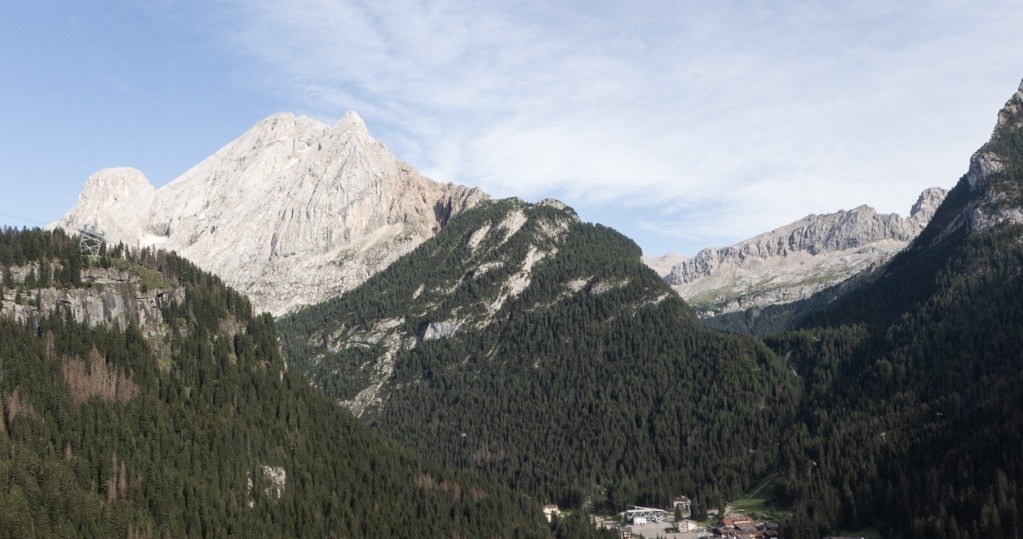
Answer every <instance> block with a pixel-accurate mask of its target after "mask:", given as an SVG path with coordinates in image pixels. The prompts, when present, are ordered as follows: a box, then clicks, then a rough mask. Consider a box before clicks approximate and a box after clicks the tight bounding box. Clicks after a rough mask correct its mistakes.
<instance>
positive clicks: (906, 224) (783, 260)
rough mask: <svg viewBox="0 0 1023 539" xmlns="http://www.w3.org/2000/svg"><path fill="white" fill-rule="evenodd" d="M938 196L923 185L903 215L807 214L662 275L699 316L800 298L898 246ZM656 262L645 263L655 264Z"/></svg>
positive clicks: (860, 211)
mask: <svg viewBox="0 0 1023 539" xmlns="http://www.w3.org/2000/svg"><path fill="white" fill-rule="evenodd" d="M945 195H946V191H945V190H944V189H941V188H937V187H932V188H929V189H927V190H925V191H924V192H923V193H921V195H920V197H919V199H918V200H917V202H916V204H914V205H913V208H912V210H911V212H910V215H909V216H908V217H901V216H899V215H896V214H881V213H877V212H876V211H875V210H874V209H873V208H871V207H869V206H859V207H857V208H854V209H852V210H849V211H840V212H837V213H832V214H825V215H809V216H807V217H805V218H803V219H800V220H799V221H796V222H794V223H791V224H789V225H786V226H783V227H781V228H778V229H775V230H772V231H771V232H768V233H766V234H761V235H759V236H756V237H753V238H750V239H748V240H745V241H742V242H739V243H737V244H735V245H732V246H729V247H724V248H720V249H714V248H708V249H703V250H702V251H700V252H699V253H698V254H697V255H696V256H695V257H693V258H690V259H685V260H682V261H681V262H680V263H677V264H675V265H674V266H672V268H671V269H670V271H669V272H668V273H667V274H666V275H664V278H665V280H666V281H667V282H668V284H670V285H671V286H672V288H674V289H675V290H676V291H677V292H678V293H679V294H680V295H681V296H682V297H683V298H684V299H686V300H687V301H688V302H689V303H690V304H691V305H692V306H693V308H694V309H695V310H696V311H697V314H699V315H700V316H714V315H718V314H723V313H728V312H735V311H740V310H744V309H747V308H750V307H764V306H767V305H777V304H782V303H789V302H792V301H797V300H800V299H804V298H806V297H809V296H810V295H811V294H813V293H815V292H818V291H820V290H823V289H824V288H827V287H829V286H832V285H834V284H837V283H840V282H842V281H844V280H845V279H848V278H849V277H851V276H853V275H855V274H857V273H859V272H860V271H863V270H864V269H867V268H869V267H871V266H873V265H875V264H879V263H882V262H884V261H886V260H888V259H889V258H890V257H891V256H893V255H894V254H895V253H897V252H898V251H900V250H901V249H903V248H905V246H906V245H907V244H908V243H909V242H910V241H912V240H913V238H915V237H916V236H917V235H918V234H919V233H920V231H921V230H923V228H924V227H925V226H926V225H927V223H928V222H929V221H930V219H931V217H932V216H933V215H934V212H935V210H936V209H937V207H938V206H939V205H940V204H941V202H942V200H944V198H945ZM660 260H664V258H662V259H660ZM657 262H658V259H654V262H653V263H651V262H648V265H650V266H651V267H653V268H654V269H657V267H658V266H657ZM662 275H663V274H662Z"/></svg>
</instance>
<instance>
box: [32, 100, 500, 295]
mask: <svg viewBox="0 0 1023 539" xmlns="http://www.w3.org/2000/svg"><path fill="white" fill-rule="evenodd" d="M487 198H488V197H487V195H486V194H485V193H483V192H482V191H480V190H479V189H473V188H468V187H463V186H459V185H454V184H450V183H449V184H442V183H438V182H434V181H432V180H430V179H428V178H426V177H424V176H422V175H420V174H419V173H417V172H416V171H415V170H413V169H412V168H411V167H410V166H408V165H407V164H405V163H402V162H400V161H398V160H397V158H395V157H394V155H393V154H391V152H390V151H389V150H388V149H387V148H386V147H385V146H384V145H383V144H381V143H380V142H377V141H376V140H374V139H373V138H372V137H371V136H370V135H369V133H368V131H367V130H366V126H365V124H364V123H363V121H362V119H361V118H359V116H358V115H357V114H355V113H354V112H349V113H347V114H346V115H345V116H344V117H343V118H342V119H341V120H340V121H339V122H338V123H337V124H336V125H334V126H328V125H326V124H323V123H320V122H318V121H316V120H313V119H311V118H307V117H302V116H299V117H296V116H292V115H289V114H277V115H274V116H271V117H269V118H266V119H265V120H262V121H260V122H259V123H257V124H256V125H255V126H254V127H253V128H252V129H250V130H249V131H248V132H246V133H245V134H243V135H242V136H241V137H239V138H238V139H237V140H235V141H233V142H231V143H230V144H228V145H227V146H225V147H224V148H222V149H221V150H219V151H218V152H217V153H215V154H214V155H213V156H211V157H209V158H207V159H206V160H204V161H203V162H201V163H199V164H198V165H196V166H195V167H193V168H192V169H190V170H188V171H187V172H185V173H184V174H182V175H181V176H180V177H178V178H177V179H175V180H173V181H172V182H170V183H169V184H167V185H166V186H164V187H162V188H160V189H158V190H154V189H153V188H152V186H150V185H149V183H148V181H146V180H145V178H144V177H143V176H142V174H141V173H140V172H138V171H135V170H133V169H105V170H102V171H100V172H97V173H96V174H94V175H93V176H92V177H91V178H90V179H89V181H88V182H87V183H86V185H85V187H84V188H83V190H82V194H81V196H80V197H79V201H78V203H77V204H76V205H75V207H74V208H72V209H71V210H70V211H69V212H68V213H67V214H66V215H65V216H64V217H63V218H62V219H60V220H59V221H57V222H56V223H54V224H53V225H52V226H58V227H63V228H65V229H68V230H72V231H73V230H75V229H77V228H80V227H84V226H93V227H95V228H97V229H98V230H99V231H101V232H103V233H105V234H106V235H107V238H108V240H110V241H111V242H116V241H122V242H125V243H126V244H128V245H131V246H152V247H158V248H162V249H167V250H175V251H177V252H178V253H179V254H181V255H183V256H185V257H187V258H188V259H190V260H192V261H193V262H195V263H196V264H198V265H199V266H201V267H202V268H203V269H205V270H207V271H210V272H212V273H215V274H217V275H220V276H221V277H222V278H223V279H224V280H225V281H226V282H228V283H229V284H230V285H232V286H233V287H235V288H237V289H239V290H240V291H242V292H244V293H246V294H247V295H248V296H249V297H250V298H251V299H252V302H253V305H254V306H255V307H256V308H257V309H260V310H267V311H270V312H271V313H274V314H282V313H284V312H287V311H289V310H291V309H294V308H296V307H298V306H301V305H307V304H312V303H316V302H319V301H322V300H324V299H327V298H329V297H332V296H334V295H337V294H339V293H341V292H343V291H345V290H349V289H351V288H353V287H355V286H357V285H358V284H360V283H362V282H363V281H365V280H366V279H367V278H369V277H370V276H371V275H373V274H374V273H376V272H377V271H379V270H381V269H383V268H384V267H386V266H387V265H388V264H390V263H391V262H392V261H394V260H395V259H397V258H398V257H399V256H401V255H403V254H405V253H407V252H409V251H411V250H412V249H413V248H415V247H416V246H418V245H419V244H420V243H422V242H423V241H424V240H426V239H427V238H429V237H432V236H433V235H434V234H436V233H437V231H438V230H440V228H441V227H442V226H444V225H445V224H446V223H447V222H448V220H450V219H451V218H453V217H454V216H456V215H458V214H459V213H461V212H462V211H465V210H466V209H468V208H471V207H473V206H475V205H476V204H478V203H479V202H480V201H482V200H485V199H487Z"/></svg>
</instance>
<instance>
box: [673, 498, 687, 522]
mask: <svg viewBox="0 0 1023 539" xmlns="http://www.w3.org/2000/svg"><path fill="white" fill-rule="evenodd" d="M671 505H672V507H673V508H675V509H679V510H681V511H682V515H683V516H687V517H688V516H690V515H691V514H692V513H690V509H691V508H692V502H691V501H689V498H688V497H686V496H679V497H677V498H675V499H674V500H673V501H672V502H671Z"/></svg>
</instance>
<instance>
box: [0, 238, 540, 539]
mask: <svg viewBox="0 0 1023 539" xmlns="http://www.w3.org/2000/svg"><path fill="white" fill-rule="evenodd" d="M0 266H2V273H3V283H2V286H0V308H2V316H0V410H2V414H0V415H2V417H0V537H15V538H25V537H129V538H145V537H201V536H213V537H226V536H238V537H387V536H410V535H414V536H424V537H430V536H432V537H491V536H504V537H512V536H529V537H532V536H544V535H548V534H549V531H548V528H547V526H546V524H545V523H544V522H543V517H542V515H541V513H540V511H539V504H538V503H536V502H533V501H530V500H527V499H525V498H523V497H521V496H519V495H516V494H512V493H511V492H510V491H508V490H507V489H504V488H502V487H498V486H496V485H494V484H492V483H488V482H486V481H482V480H480V479H477V478H475V477H473V476H470V475H466V474H456V473H451V472H448V471H445V470H443V469H441V468H439V467H437V466H434V465H432V464H427V463H424V462H422V461H421V459H420V458H419V457H417V456H414V455H413V454H412V453H410V452H409V451H407V450H405V449H403V448H400V447H398V446H397V445H396V444H394V443H393V442H391V441H388V440H387V439H385V438H383V437H382V436H380V435H379V434H377V433H374V432H372V431H371V430H370V429H369V428H367V427H365V426H364V425H362V424H360V423H359V422H358V421H357V420H355V419H354V418H352V417H351V416H350V415H349V414H348V413H347V412H345V411H344V410H342V409H340V408H339V407H337V406H335V405H333V404H332V403H331V402H330V401H329V400H327V399H326V398H324V397H323V396H322V394H320V393H319V392H318V391H316V390H315V389H313V388H310V387H309V385H308V384H307V383H306V381H305V379H304V378H303V377H302V376H301V375H299V374H297V373H295V372H294V371H293V370H289V369H288V368H287V366H286V364H285V363H284V361H283V359H282V358H281V356H280V353H279V345H278V336H277V332H276V327H275V325H274V322H273V320H272V319H271V318H270V317H269V316H267V315H262V316H253V314H252V307H251V305H250V303H249V301H248V300H247V299H246V298H245V297H243V296H241V295H240V294H238V293H237V292H235V291H233V290H232V289H230V288H228V287H227V286H225V285H224V284H223V283H222V282H221V281H220V280H219V279H218V278H216V277H214V276H212V275H210V274H208V273H205V272H203V271H201V270H199V269H198V268H197V267H196V266H194V265H192V264H191V263H189V262H187V261H185V260H183V259H182V258H179V257H177V256H174V255H168V254H165V253H163V252H159V253H153V252H151V251H148V250H146V251H142V252H137V251H133V252H130V253H128V252H125V251H124V249H123V248H120V247H118V248H115V249H112V250H111V251H110V252H109V253H106V252H104V253H103V254H102V256H99V257H83V256H81V255H80V253H79V251H78V243H77V240H76V239H75V238H69V237H67V236H66V235H64V234H63V233H61V232H59V231H57V232H53V233H50V232H41V231H38V230H35V231H22V232H18V231H13V230H3V231H0Z"/></svg>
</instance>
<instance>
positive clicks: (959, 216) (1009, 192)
mask: <svg viewBox="0 0 1023 539" xmlns="http://www.w3.org/2000/svg"><path fill="white" fill-rule="evenodd" d="M1021 131H1023V82H1021V83H1020V86H1019V89H1018V90H1017V91H1016V93H1015V94H1013V96H1012V97H1011V98H1009V101H1007V102H1006V103H1005V106H1004V107H1002V110H1001V111H999V112H998V121H997V123H996V124H995V128H994V131H993V132H992V133H991V140H990V141H989V142H988V143H987V144H985V145H984V146H982V147H981V148H980V149H979V150H977V151H976V152H975V153H974V154H973V156H972V157H970V169H969V171H968V172H967V173H966V176H965V178H964V179H965V182H966V185H967V186H968V189H969V193H968V196H967V200H966V201H965V202H964V204H963V206H962V207H961V208H956V209H955V211H956V214H955V215H954V217H953V218H952V219H950V220H949V221H948V222H947V224H945V226H944V228H943V229H942V230H941V232H940V233H939V234H936V235H935V237H934V238H933V240H932V241H941V240H942V239H943V238H945V237H948V236H950V235H951V234H953V233H954V232H955V231H957V230H960V229H963V228H965V229H966V231H967V233H969V234H975V233H979V232H984V231H986V230H988V229H990V228H992V227H994V226H997V225H1000V224H1002V223H1009V224H1023V210H1021V209H1020V208H1021V207H1023V185H1021V184H1020V182H1019V175H1020V171H1023V163H1021V162H1020V152H1023V147H1021V144H1023V142H1021V141H1023V135H1021Z"/></svg>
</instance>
